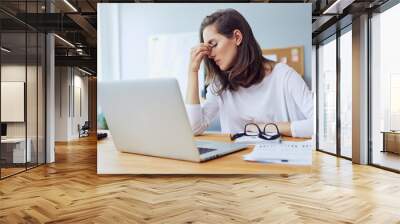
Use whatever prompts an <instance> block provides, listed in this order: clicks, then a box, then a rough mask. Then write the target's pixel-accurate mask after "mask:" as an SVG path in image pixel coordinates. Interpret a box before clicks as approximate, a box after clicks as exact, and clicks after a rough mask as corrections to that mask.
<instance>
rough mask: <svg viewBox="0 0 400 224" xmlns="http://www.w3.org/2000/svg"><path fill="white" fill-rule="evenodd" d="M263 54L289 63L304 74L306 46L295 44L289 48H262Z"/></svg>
mask: <svg viewBox="0 0 400 224" xmlns="http://www.w3.org/2000/svg"><path fill="white" fill-rule="evenodd" d="M262 53H263V56H264V57H266V58H268V59H271V60H274V61H277V62H282V63H286V64H288V65H289V66H290V67H292V68H293V69H294V70H296V71H297V73H299V74H300V75H301V76H302V77H303V76H304V47H303V46H295V47H287V48H272V49H262Z"/></svg>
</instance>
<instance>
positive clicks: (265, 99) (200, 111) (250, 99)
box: [186, 63, 314, 137]
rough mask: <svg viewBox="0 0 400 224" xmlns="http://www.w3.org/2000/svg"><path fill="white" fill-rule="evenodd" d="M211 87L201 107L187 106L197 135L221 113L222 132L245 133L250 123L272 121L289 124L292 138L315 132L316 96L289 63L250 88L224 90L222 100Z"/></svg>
mask: <svg viewBox="0 0 400 224" xmlns="http://www.w3.org/2000/svg"><path fill="white" fill-rule="evenodd" d="M210 87H211V85H210V86H209V87H208V89H207V96H206V101H205V102H204V103H203V104H202V105H200V104H187V105H186V110H187V112H188V116H189V120H190V124H191V126H192V129H193V132H194V134H195V135H199V134H201V133H203V132H204V131H205V130H206V129H207V127H208V126H209V125H210V123H211V122H212V120H213V119H214V118H216V116H217V115H218V114H219V117H220V122H221V129H222V130H221V131H222V133H238V132H243V129H244V126H245V125H246V124H247V123H270V122H290V123H291V132H292V136H293V137H311V136H312V135H313V133H314V125H313V123H314V117H313V116H314V103H313V95H312V93H311V91H310V90H309V88H308V87H307V85H306V83H305V82H304V80H303V79H302V77H301V76H300V75H299V74H298V73H297V72H296V71H295V70H294V69H293V68H291V67H289V66H288V65H286V64H283V63H278V64H276V65H275V67H274V69H273V70H272V72H271V74H269V75H267V76H265V78H264V79H263V80H262V81H261V82H260V83H257V84H255V85H252V86H250V87H249V88H243V87H240V88H239V90H237V91H234V92H233V91H229V90H226V91H224V92H223V93H222V94H221V97H222V99H221V97H220V96H217V95H216V94H215V93H214V92H213V91H212V88H210Z"/></svg>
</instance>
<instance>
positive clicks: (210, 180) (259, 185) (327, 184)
mask: <svg viewBox="0 0 400 224" xmlns="http://www.w3.org/2000/svg"><path fill="white" fill-rule="evenodd" d="M56 158H57V161H56V163H55V164H51V165H46V166H41V167H39V168H36V169H33V170H30V171H28V172H26V173H22V174H19V175H17V176H14V177H10V178H8V179H5V180H2V181H0V223H12V224H13V223H213V224H214V223H372V224H376V223H385V224H386V223H400V175H398V174H395V173H391V172H387V171H383V170H380V169H377V168H373V167H368V166H358V165H352V164H351V163H350V161H347V160H343V159H337V158H335V157H333V156H330V155H325V154H322V153H318V155H317V158H316V159H315V169H314V172H312V173H310V174H299V175H290V176H287V175H272V176H271V175H269V176H247V175H235V176H232V175H228V176H97V175H96V142H95V140H93V139H85V140H82V141H77V142H72V143H69V144H58V145H57V150H56Z"/></svg>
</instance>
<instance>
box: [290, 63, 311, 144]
mask: <svg viewBox="0 0 400 224" xmlns="http://www.w3.org/2000/svg"><path fill="white" fill-rule="evenodd" d="M287 91H288V93H289V96H290V97H292V98H293V100H294V103H295V104H296V107H295V108H297V110H298V112H299V113H301V114H302V116H303V117H304V118H303V119H301V120H295V121H291V122H290V123H291V124H290V130H291V133H292V136H293V137H301V138H310V137H312V135H313V134H314V97H313V94H312V93H311V91H310V89H309V88H308V86H307V85H306V83H305V82H304V80H303V78H302V77H301V76H300V75H299V74H298V73H297V72H296V71H295V70H294V69H291V71H289V74H288V79H287Z"/></svg>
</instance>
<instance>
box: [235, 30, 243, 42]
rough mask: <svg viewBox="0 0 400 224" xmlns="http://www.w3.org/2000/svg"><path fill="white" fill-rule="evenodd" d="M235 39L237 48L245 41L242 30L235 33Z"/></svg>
mask: <svg viewBox="0 0 400 224" xmlns="http://www.w3.org/2000/svg"><path fill="white" fill-rule="evenodd" d="M233 37H234V38H235V42H236V46H239V45H240V44H241V43H242V40H243V34H242V32H241V31H240V30H238V29H236V30H234V31H233Z"/></svg>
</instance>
